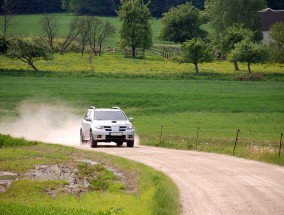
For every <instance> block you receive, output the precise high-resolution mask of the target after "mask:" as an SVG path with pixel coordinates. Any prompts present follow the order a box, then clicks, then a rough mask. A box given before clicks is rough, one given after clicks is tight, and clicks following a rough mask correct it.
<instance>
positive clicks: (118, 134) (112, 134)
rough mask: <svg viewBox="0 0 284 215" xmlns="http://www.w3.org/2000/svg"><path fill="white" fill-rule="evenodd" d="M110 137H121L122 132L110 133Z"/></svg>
mask: <svg viewBox="0 0 284 215" xmlns="http://www.w3.org/2000/svg"><path fill="white" fill-rule="evenodd" d="M109 135H110V136H122V132H110V134H109Z"/></svg>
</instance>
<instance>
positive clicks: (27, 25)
mask: <svg viewBox="0 0 284 215" xmlns="http://www.w3.org/2000/svg"><path fill="white" fill-rule="evenodd" d="M43 15H44V14H34V15H30V14H28V15H16V16H14V17H13V18H12V19H11V25H10V27H9V29H8V36H23V37H29V36H42V35H43V31H42V29H41V25H40V20H41V18H42V17H43ZM53 15H54V16H58V17H59V25H60V28H59V30H58V36H59V37H64V36H65V35H66V34H67V33H68V28H69V23H70V21H71V19H72V18H74V15H73V14H68V13H58V14H53ZM102 18H103V19H107V20H109V21H110V22H111V23H112V24H113V25H114V26H115V28H116V33H115V35H114V36H113V37H112V38H109V39H108V40H107V41H106V44H105V47H109V46H110V47H114V46H116V43H117V41H118V38H119V26H120V22H119V20H118V18H117V17H102ZM151 22H152V30H153V39H154V44H172V43H170V42H164V41H161V40H159V39H158V38H157V37H158V34H159V31H160V22H161V21H160V19H153V20H152V21H151ZM0 26H3V17H2V16H0ZM0 31H3V30H2V28H1V29H0Z"/></svg>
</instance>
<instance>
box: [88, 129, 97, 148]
mask: <svg viewBox="0 0 284 215" xmlns="http://www.w3.org/2000/svg"><path fill="white" fill-rule="evenodd" d="M90 142H91V147H92V148H96V147H97V146H98V141H95V140H94V137H93V134H92V131H90Z"/></svg>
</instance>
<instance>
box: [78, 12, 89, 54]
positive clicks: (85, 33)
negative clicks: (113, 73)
mask: <svg viewBox="0 0 284 215" xmlns="http://www.w3.org/2000/svg"><path fill="white" fill-rule="evenodd" d="M90 28H91V19H90V17H86V18H82V19H81V20H80V24H79V29H78V30H79V35H80V42H81V54H82V56H83V55H84V51H85V48H86V46H87V44H88V41H89V40H90V31H91V29H90Z"/></svg>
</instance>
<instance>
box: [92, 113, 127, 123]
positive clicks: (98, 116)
mask: <svg viewBox="0 0 284 215" xmlns="http://www.w3.org/2000/svg"><path fill="white" fill-rule="evenodd" d="M95 120H117V121H119V120H126V117H125V115H124V113H123V112H121V111H96V112H95Z"/></svg>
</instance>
